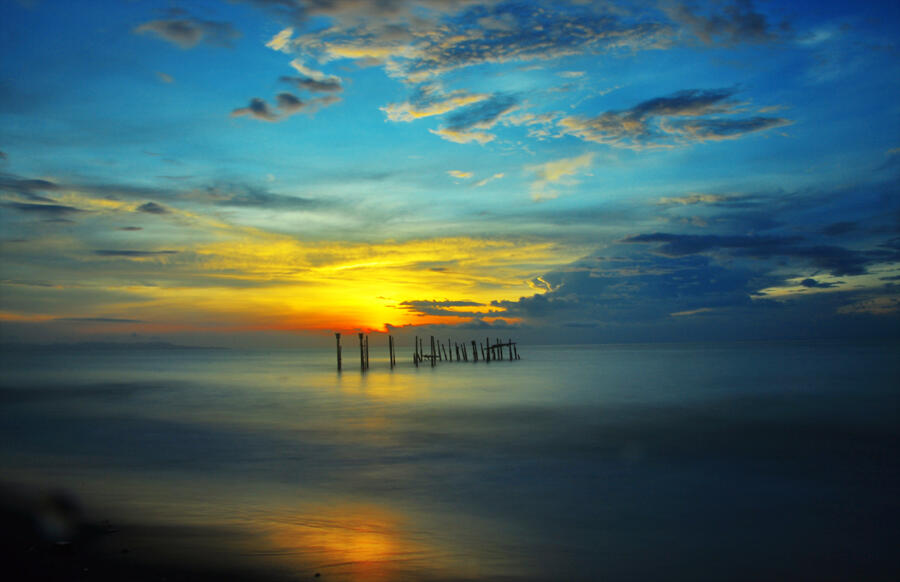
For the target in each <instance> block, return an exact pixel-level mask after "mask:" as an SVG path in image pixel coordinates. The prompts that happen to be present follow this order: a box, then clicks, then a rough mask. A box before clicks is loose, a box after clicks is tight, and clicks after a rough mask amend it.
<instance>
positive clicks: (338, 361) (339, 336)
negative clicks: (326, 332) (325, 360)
mask: <svg viewBox="0 0 900 582" xmlns="http://www.w3.org/2000/svg"><path fill="white" fill-rule="evenodd" d="M334 338H335V340H336V341H337V364H338V372H340V371H341V334H339V333H335V334H334Z"/></svg>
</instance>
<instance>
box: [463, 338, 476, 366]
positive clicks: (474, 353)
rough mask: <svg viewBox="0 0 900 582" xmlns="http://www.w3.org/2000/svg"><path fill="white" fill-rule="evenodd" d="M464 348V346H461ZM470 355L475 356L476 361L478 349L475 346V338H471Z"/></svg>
mask: <svg viewBox="0 0 900 582" xmlns="http://www.w3.org/2000/svg"><path fill="white" fill-rule="evenodd" d="M463 348H465V346H463ZM472 357H473V358H475V361H476V362H477V361H478V349H477V348H476V347H475V340H472Z"/></svg>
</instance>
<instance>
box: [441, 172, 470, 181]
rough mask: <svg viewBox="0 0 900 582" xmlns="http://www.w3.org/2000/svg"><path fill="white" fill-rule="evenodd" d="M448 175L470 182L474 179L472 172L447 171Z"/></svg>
mask: <svg viewBox="0 0 900 582" xmlns="http://www.w3.org/2000/svg"><path fill="white" fill-rule="evenodd" d="M447 174H449V175H451V176H453V177H454V178H459V179H460V180H468V179H469V178H471V177H472V172H463V171H461V170H447Z"/></svg>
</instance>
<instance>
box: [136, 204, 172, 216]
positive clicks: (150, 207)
mask: <svg viewBox="0 0 900 582" xmlns="http://www.w3.org/2000/svg"><path fill="white" fill-rule="evenodd" d="M137 211H138V212H145V213H147V214H168V213H169V211H168V210H167V209H166V207H165V206H162V205H160V204H157V203H156V202H146V203H144V204H141V205H140V206H138V207H137Z"/></svg>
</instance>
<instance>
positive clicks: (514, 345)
mask: <svg viewBox="0 0 900 582" xmlns="http://www.w3.org/2000/svg"><path fill="white" fill-rule="evenodd" d="M513 353H515V355H516V359H517V360H518V359H519V350H517V349H516V344H513Z"/></svg>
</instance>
